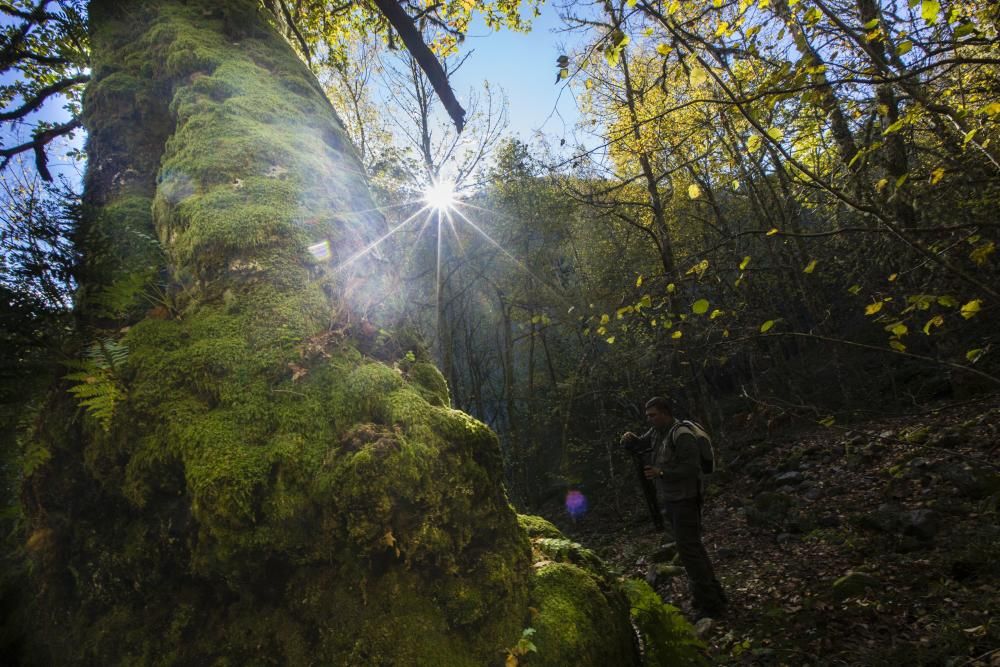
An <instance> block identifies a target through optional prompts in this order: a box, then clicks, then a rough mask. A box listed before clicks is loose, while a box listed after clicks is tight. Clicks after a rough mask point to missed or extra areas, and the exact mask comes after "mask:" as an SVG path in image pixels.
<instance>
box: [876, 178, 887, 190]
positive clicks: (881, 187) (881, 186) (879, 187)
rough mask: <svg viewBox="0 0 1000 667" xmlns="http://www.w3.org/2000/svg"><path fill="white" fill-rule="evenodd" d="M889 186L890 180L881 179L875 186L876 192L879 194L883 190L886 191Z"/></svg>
mask: <svg viewBox="0 0 1000 667" xmlns="http://www.w3.org/2000/svg"><path fill="white" fill-rule="evenodd" d="M887 185H889V179H888V178H880V179H878V183H876V184H875V190H876V191H878V192H882V191H883V190H885V186H887Z"/></svg>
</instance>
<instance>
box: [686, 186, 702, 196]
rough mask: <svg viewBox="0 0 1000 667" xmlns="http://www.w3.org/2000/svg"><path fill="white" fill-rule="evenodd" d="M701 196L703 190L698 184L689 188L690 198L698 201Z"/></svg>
mask: <svg viewBox="0 0 1000 667" xmlns="http://www.w3.org/2000/svg"><path fill="white" fill-rule="evenodd" d="M700 196H701V188H699V187H698V184H697V183H692V184H691V185H689V186H688V197H690V198H691V199H697V198H698V197H700Z"/></svg>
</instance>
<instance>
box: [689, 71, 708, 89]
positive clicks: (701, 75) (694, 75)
mask: <svg viewBox="0 0 1000 667" xmlns="http://www.w3.org/2000/svg"><path fill="white" fill-rule="evenodd" d="M690 81H691V85H692V86H700V85H701V84H703V83H705V82H706V81H708V72H706V71H705V70H704V68H702V67H692V68H691V76H690Z"/></svg>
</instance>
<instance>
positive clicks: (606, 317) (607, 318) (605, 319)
mask: <svg viewBox="0 0 1000 667" xmlns="http://www.w3.org/2000/svg"><path fill="white" fill-rule="evenodd" d="M610 321H611V317H610V316H609V315H608V314H607V313H604V314H603V315H601V324H607V323H608V322H610Z"/></svg>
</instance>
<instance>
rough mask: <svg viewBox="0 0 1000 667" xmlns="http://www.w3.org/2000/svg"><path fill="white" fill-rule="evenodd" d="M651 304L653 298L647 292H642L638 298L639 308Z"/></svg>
mask: <svg viewBox="0 0 1000 667" xmlns="http://www.w3.org/2000/svg"><path fill="white" fill-rule="evenodd" d="M652 306H653V299H652V298H651V297H650V296H649V295H648V294H643V295H642V298H641V299H639V304H638V307H639V308H651V307H652Z"/></svg>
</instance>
